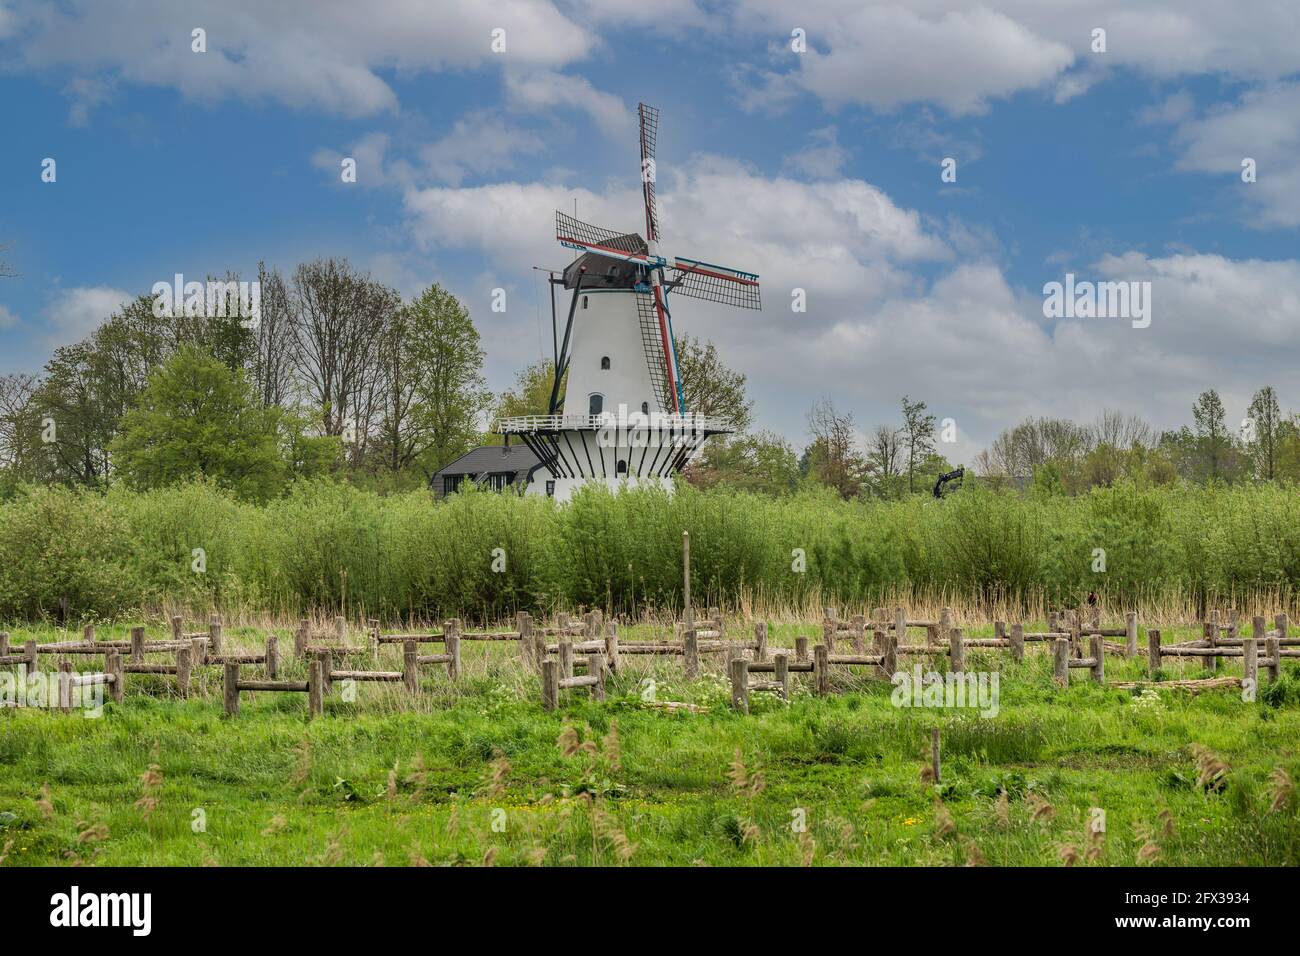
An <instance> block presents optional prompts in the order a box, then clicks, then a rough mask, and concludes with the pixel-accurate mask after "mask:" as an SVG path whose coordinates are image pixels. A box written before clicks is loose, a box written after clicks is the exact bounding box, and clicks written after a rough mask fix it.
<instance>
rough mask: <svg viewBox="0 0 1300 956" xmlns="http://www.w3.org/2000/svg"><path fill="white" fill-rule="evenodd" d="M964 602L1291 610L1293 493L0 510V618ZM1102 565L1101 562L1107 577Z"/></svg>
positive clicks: (199, 498)
mask: <svg viewBox="0 0 1300 956" xmlns="http://www.w3.org/2000/svg"><path fill="white" fill-rule="evenodd" d="M683 530H689V531H690V532H691V544H692V546H691V569H692V591H693V595H694V597H695V600H696V603H697V604H705V603H713V604H719V605H722V606H726V607H742V608H746V609H750V608H758V607H761V608H764V609H767V610H770V609H772V608H777V607H780V608H794V609H804V608H817V607H818V606H820V604H821V603H836V604H839V605H842V606H856V607H869V606H872V605H873V604H874V603H881V604H891V603H897V602H907V603H909V604H911V603H918V602H919V603H935V604H939V603H944V602H950V603H974V604H976V605H978V606H981V607H988V608H1016V607H1019V608H1023V609H1026V610H1028V611H1036V610H1037V609H1040V608H1042V607H1043V606H1044V605H1046V604H1058V603H1067V604H1068V603H1073V602H1076V601H1079V600H1081V599H1082V598H1083V597H1084V596H1086V595H1087V594H1088V593H1089V592H1090V591H1093V590H1095V591H1097V592H1098V593H1099V594H1100V595H1101V596H1102V598H1103V600H1104V601H1105V602H1107V603H1108V604H1110V605H1111V606H1112V607H1120V606H1123V607H1135V606H1150V605H1158V606H1160V607H1165V608H1176V609H1180V610H1184V609H1186V610H1189V611H1191V612H1192V613H1196V612H1197V611H1198V610H1199V609H1200V608H1203V607H1204V606H1205V605H1206V604H1207V603H1211V602H1212V603H1222V604H1227V603H1237V604H1239V605H1244V604H1246V603H1250V602H1252V601H1254V602H1257V603H1258V602H1264V603H1271V604H1272V606H1274V607H1289V606H1290V604H1291V598H1292V596H1293V595H1294V594H1295V592H1296V585H1297V583H1298V582H1300V497H1297V494H1296V490H1295V489H1294V488H1292V487H1289V486H1275V485H1257V486H1249V485H1243V486H1238V487H1232V488H1194V487H1178V488H1144V487H1137V486H1134V485H1120V486H1116V487H1113V488H1107V489H1096V490H1094V491H1092V492H1091V493H1089V494H1087V495H1083V496H1080V497H1075V498H1067V497H1035V496H1028V497H1022V496H1017V495H1013V494H1004V493H997V492H994V491H990V490H988V489H983V488H980V487H968V488H966V489H963V490H962V492H961V493H960V494H958V495H956V496H953V497H951V498H948V499H945V500H943V501H934V500H929V499H921V498H917V499H912V500H908V501H902V502H843V501H839V500H838V499H836V498H834V497H833V496H831V495H829V494H820V493H806V494H801V495H797V496H794V497H790V498H781V499H775V498H765V497H760V496H754V495H745V494H738V493H731V492H725V491H709V492H700V491H697V490H695V489H693V488H690V487H685V486H683V487H679V488H678V490H677V492H676V493H675V494H674V495H673V496H668V495H665V494H664V493H662V492H661V491H657V490H651V489H643V490H636V491H630V492H626V493H623V494H619V495H612V494H609V493H607V492H605V491H603V490H600V489H593V490H591V491H585V492H583V493H582V494H580V495H579V496H578V497H577V498H576V500H574V501H573V502H572V503H571V504H569V505H567V506H557V505H555V504H554V503H553V502H551V501H548V500H546V499H541V498H532V497H530V498H517V497H513V496H502V495H494V494H489V493H482V492H468V493H463V494H458V495H454V496H452V497H451V498H450V499H448V500H446V501H441V502H435V501H433V500H432V499H431V498H430V497H429V496H428V495H426V494H425V493H423V492H411V493H407V494H400V495H392V496H380V495H377V494H374V493H372V492H368V491H363V490H359V489H357V488H354V487H352V486H350V485H346V484H341V483H337V482H332V481H315V482H305V483H303V484H300V485H298V486H296V487H295V488H294V489H293V490H292V491H291V492H290V493H289V494H288V495H286V496H285V497H283V498H280V499H277V500H275V501H272V502H270V503H269V504H266V505H263V506H259V505H253V504H249V503H246V502H241V501H238V500H236V499H234V498H232V497H230V496H229V495H227V494H225V493H223V492H222V491H220V490H219V489H216V488H214V487H213V486H211V485H207V484H202V483H198V484H189V485H184V486H180V487H176V488H170V489H164V490H158V491H151V492H145V493H133V492H129V491H126V490H124V489H114V490H112V491H110V492H108V493H107V494H98V493H94V492H89V491H79V490H71V489H66V488H31V489H27V490H25V491H23V492H21V493H20V494H19V495H18V496H17V497H15V498H13V499H11V500H8V501H5V502H3V503H0V618H3V619H6V620H32V619H39V618H43V617H49V616H51V615H52V614H53V613H54V612H55V610H56V608H57V607H58V603H59V600H60V598H64V597H66V598H67V600H68V603H69V608H70V610H71V613H72V614H73V616H74V619H78V620H80V619H93V618H111V617H113V616H116V615H120V614H122V613H124V612H127V611H130V610H134V609H138V608H141V607H159V606H161V605H163V604H173V605H190V606H193V607H196V608H206V607H209V606H217V607H220V608H224V609H228V610H237V609H255V610H261V611H268V612H273V613H299V612H302V611H305V610H310V609H318V610H328V611H331V612H339V611H343V612H346V613H348V614H351V615H356V614H359V613H364V614H371V615H379V616H383V617H386V618H393V617H396V616H403V617H406V616H411V617H436V616H445V615H450V614H457V615H460V616H462V617H466V618H470V619H474V620H485V619H493V618H499V617H502V616H505V615H508V614H510V613H512V612H513V611H514V610H516V609H532V610H546V609H550V608H554V607H557V606H570V607H571V606H573V605H576V604H586V605H599V606H603V607H607V608H609V609H610V610H613V611H627V612H631V613H635V614H642V613H647V612H649V613H654V612H656V611H659V610H671V609H673V608H675V607H677V606H679V605H680V602H681V534H682V531H683ZM1102 561H1104V570H1095V568H1097V567H1100V566H1101V562H1102Z"/></svg>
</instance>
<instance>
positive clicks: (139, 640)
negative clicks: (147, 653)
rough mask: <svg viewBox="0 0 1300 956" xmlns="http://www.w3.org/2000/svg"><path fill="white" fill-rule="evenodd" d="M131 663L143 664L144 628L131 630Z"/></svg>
mask: <svg viewBox="0 0 1300 956" xmlns="http://www.w3.org/2000/svg"><path fill="white" fill-rule="evenodd" d="M131 663H132V664H143V663H144V628H143V627H133V628H131Z"/></svg>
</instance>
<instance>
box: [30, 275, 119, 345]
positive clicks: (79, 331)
mask: <svg viewBox="0 0 1300 956" xmlns="http://www.w3.org/2000/svg"><path fill="white" fill-rule="evenodd" d="M134 299H135V296H133V295H131V293H129V292H126V291H124V290H122V289H114V288H112V287H111V286H79V287H76V288H71V289H63V290H60V291H59V292H58V293H57V294H56V295H55V297H54V299H53V301H51V302H50V304H49V306H47V307H46V309H45V317H46V321H47V324H46V341H47V343H48V344H49V345H50V346H58V345H67V344H69V343H72V342H77V341H80V340H81V339H83V338H85V337H86V336H87V335H89V334H90V333H91V332H93V331H94V330H95V329H97V328H99V326H100V325H102V324H103V322H104V320H106V319H107V318H108V317H109V316H110V315H112V314H113V313H114V312H116V311H118V309H120V308H121V307H122V306H123V305H125V304H127V303H129V302H131V301H133V300H134Z"/></svg>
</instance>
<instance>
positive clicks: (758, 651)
mask: <svg viewBox="0 0 1300 956" xmlns="http://www.w3.org/2000/svg"><path fill="white" fill-rule="evenodd" d="M754 660H756V661H765V660H767V622H766V621H756V622H755V623H754Z"/></svg>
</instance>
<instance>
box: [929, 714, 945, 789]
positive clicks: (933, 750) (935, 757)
mask: <svg viewBox="0 0 1300 956" xmlns="http://www.w3.org/2000/svg"><path fill="white" fill-rule="evenodd" d="M939 764H940V760H939V728H938V727H931V728H930V769H931V770H932V771H933V773H934V785H935V786H936V787H937V786H939V784H940V783H941V782H942V780H941V778H940V777H939Z"/></svg>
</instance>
